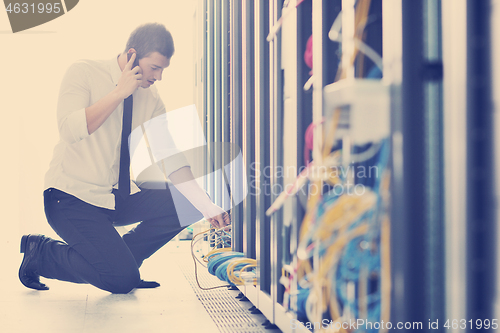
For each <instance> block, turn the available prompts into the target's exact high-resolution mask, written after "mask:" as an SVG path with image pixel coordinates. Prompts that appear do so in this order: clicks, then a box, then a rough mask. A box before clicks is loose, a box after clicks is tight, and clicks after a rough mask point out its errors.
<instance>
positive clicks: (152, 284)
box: [136, 280, 160, 289]
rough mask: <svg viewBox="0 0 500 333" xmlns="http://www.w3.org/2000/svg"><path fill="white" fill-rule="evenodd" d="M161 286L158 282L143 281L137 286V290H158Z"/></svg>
mask: <svg viewBox="0 0 500 333" xmlns="http://www.w3.org/2000/svg"><path fill="white" fill-rule="evenodd" d="M159 286H160V284H159V283H158V282H156V281H144V280H141V282H139V284H138V285H137V287H136V288H138V289H146V288H158V287H159Z"/></svg>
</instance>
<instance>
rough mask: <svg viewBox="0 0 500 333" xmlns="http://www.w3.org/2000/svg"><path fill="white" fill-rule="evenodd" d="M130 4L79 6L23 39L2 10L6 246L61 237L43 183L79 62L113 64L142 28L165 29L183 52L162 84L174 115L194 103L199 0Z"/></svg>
mask: <svg viewBox="0 0 500 333" xmlns="http://www.w3.org/2000/svg"><path fill="white" fill-rule="evenodd" d="M125 3H126V4H129V3H132V1H117V0H107V1H98V0H85V1H80V2H79V3H78V5H77V6H76V7H75V8H74V9H73V10H71V11H70V12H68V13H67V14H65V15H63V16H62V17H59V18H57V19H55V20H53V21H51V22H48V23H46V24H43V25H41V26H38V27H35V28H32V29H30V30H27V31H24V32H19V33H16V34H12V32H11V29H10V25H9V22H8V18H7V14H6V12H5V11H4V10H0V50H1V52H0V60H1V61H0V72H1V73H2V74H1V76H0V77H1V79H0V112H1V115H2V118H1V127H2V129H1V130H0V140H1V141H0V142H1V152H2V155H1V166H0V168H1V169H0V170H1V171H2V172H1V175H2V178H1V183H0V184H2V187H1V188H2V192H1V193H2V194H1V197H0V198H1V212H2V215H0V216H1V219H2V221H1V224H2V235H3V237H0V244H1V245H6V244H15V246H16V248H17V246H18V243H19V237H20V235H21V234H24V233H37V232H39V233H44V234H47V235H55V234H54V233H53V232H52V230H51V229H50V227H49V226H48V224H47V222H46V220H45V215H44V212H43V197H42V191H43V178H44V175H45V172H46V171H47V169H48V164H49V162H50V160H51V157H52V150H53V148H54V145H55V144H56V142H57V140H58V132H57V126H56V118H55V110H56V103H57V93H58V90H59V84H60V82H61V79H62V76H63V75H64V72H65V70H66V69H67V67H68V66H69V65H70V64H71V63H73V62H74V61H75V60H77V59H82V58H88V59H108V58H111V57H113V56H115V55H117V54H118V53H120V52H122V51H123V49H124V48H125V43H126V41H127V38H128V36H129V34H130V32H132V30H133V29H134V28H135V27H137V26H138V25H140V24H142V23H146V22H159V23H163V24H165V26H166V27H167V29H169V30H170V32H171V33H172V35H173V37H174V43H175V47H176V52H175V54H174V56H173V57H172V61H171V65H170V67H169V68H167V69H166V70H165V72H164V75H163V80H162V82H157V83H156V84H155V85H156V86H157V88H158V90H159V91H160V93H161V95H162V98H163V101H164V102H165V105H166V107H167V111H168V110H173V109H177V108H180V107H183V106H186V105H190V104H193V103H194V100H193V65H192V63H193V60H192V59H193V32H194V31H193V26H192V25H193V12H194V4H195V1H194V0H190V1H178V0H142V1H134V3H136V5H135V6H125V5H124V4H125ZM1 249H2V247H1V246H0V250H1ZM2 256H3V255H2Z"/></svg>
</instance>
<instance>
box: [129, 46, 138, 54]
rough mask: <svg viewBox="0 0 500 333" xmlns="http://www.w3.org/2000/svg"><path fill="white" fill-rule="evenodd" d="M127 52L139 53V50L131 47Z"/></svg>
mask: <svg viewBox="0 0 500 333" xmlns="http://www.w3.org/2000/svg"><path fill="white" fill-rule="evenodd" d="M127 53H137V51H136V50H135V49H134V48H133V47H131V48H130V49H128V51H127Z"/></svg>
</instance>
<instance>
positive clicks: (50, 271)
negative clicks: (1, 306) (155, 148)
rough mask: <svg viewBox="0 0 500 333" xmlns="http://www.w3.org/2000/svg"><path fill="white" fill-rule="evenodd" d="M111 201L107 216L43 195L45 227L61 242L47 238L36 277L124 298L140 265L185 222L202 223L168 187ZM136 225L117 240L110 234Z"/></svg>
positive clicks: (61, 196) (51, 193) (69, 199)
mask: <svg viewBox="0 0 500 333" xmlns="http://www.w3.org/2000/svg"><path fill="white" fill-rule="evenodd" d="M172 196H174V197H175V205H174V200H173V199H172ZM115 199H116V205H115V207H116V209H115V210H110V209H105V208H100V207H96V206H94V205H91V204H88V203H86V202H84V201H82V200H80V199H78V198H76V197H74V196H72V195H70V194H67V193H65V192H62V191H60V190H57V189H54V188H50V189H47V190H46V191H45V192H44V204H45V215H46V216H47V221H48V222H49V224H50V226H51V227H52V228H53V229H54V231H55V232H56V233H57V234H58V235H59V236H60V237H61V238H62V239H63V240H64V241H65V242H60V241H57V240H53V239H50V238H49V239H48V240H47V241H46V242H44V243H43V245H42V247H41V250H40V256H39V261H38V262H39V264H38V265H39V267H38V273H39V274H40V275H41V276H43V277H46V278H49V279H57V280H62V281H69V282H75V283H90V284H92V285H94V286H96V287H97V288H100V289H103V290H107V291H109V292H111V293H128V292H129V291H131V290H132V289H133V288H135V287H136V286H137V285H138V284H139V282H140V274H139V267H140V266H141V264H142V262H143V261H144V260H145V259H147V258H148V257H150V256H151V255H152V254H153V253H155V252H156V251H157V250H158V249H160V248H161V247H162V246H163V245H165V244H166V243H167V242H168V241H169V240H171V239H172V238H173V237H175V236H176V235H177V234H178V233H179V232H180V231H182V230H183V229H184V227H185V226H186V225H187V224H186V221H191V222H190V223H194V222H197V221H199V220H200V219H202V218H203V216H202V214H201V213H200V212H199V211H198V210H196V209H195V208H194V206H193V205H191V203H190V202H189V201H188V200H187V199H185V197H184V196H182V194H180V193H179V192H178V191H176V190H175V188H173V187H172V188H168V187H167V189H150V188H144V189H143V188H141V192H138V193H136V194H133V195H131V196H129V197H128V198H126V199H123V198H122V197H120V196H119V195H117V194H116V193H115ZM177 212H179V213H180V214H181V215H182V217H181V219H182V221H183V224H182V225H183V226H181V224H180V222H179V216H178V214H177ZM139 221H142V222H141V223H140V224H139V225H137V226H136V227H135V228H134V229H133V230H131V231H130V232H128V233H127V234H125V235H123V237H121V236H120V235H119V234H118V232H117V231H116V230H115V228H114V226H117V225H120V226H123V225H128V224H133V223H136V222H139Z"/></svg>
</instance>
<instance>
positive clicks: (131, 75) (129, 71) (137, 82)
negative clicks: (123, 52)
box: [117, 53, 142, 99]
mask: <svg viewBox="0 0 500 333" xmlns="http://www.w3.org/2000/svg"><path fill="white" fill-rule="evenodd" d="M127 56H128V62H127V64H126V65H125V68H123V71H122V76H121V77H120V79H119V80H118V85H117V89H118V91H119V92H120V94H121V96H122V97H123V99H125V98H127V97H128V96H130V95H131V94H132V93H133V92H134V91H135V90H136V89H137V88H139V87H140V86H141V84H142V74H141V68H140V67H139V65H138V64H139V61H136V60H135V58H136V56H137V54H136V53H128V54H127Z"/></svg>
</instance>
